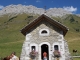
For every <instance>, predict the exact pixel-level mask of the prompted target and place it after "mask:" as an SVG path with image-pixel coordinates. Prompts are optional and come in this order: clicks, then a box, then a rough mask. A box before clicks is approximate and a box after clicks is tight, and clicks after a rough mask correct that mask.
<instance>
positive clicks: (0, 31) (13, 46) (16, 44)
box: [0, 14, 80, 57]
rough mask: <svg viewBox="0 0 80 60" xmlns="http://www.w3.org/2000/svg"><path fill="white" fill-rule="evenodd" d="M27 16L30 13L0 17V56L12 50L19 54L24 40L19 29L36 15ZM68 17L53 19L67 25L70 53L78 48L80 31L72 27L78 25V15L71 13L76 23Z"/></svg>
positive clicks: (79, 48)
mask: <svg viewBox="0 0 80 60" xmlns="http://www.w3.org/2000/svg"><path fill="white" fill-rule="evenodd" d="M29 16H30V15H27V14H21V15H17V16H16V17H8V15H4V16H3V17H0V57H3V56H7V55H10V54H11V52H13V51H15V52H17V55H18V56H20V53H21V48H22V44H23V42H24V40H25V36H23V35H22V34H21V33H20V30H21V29H22V28H23V27H24V26H26V25H27V24H28V22H29V21H31V20H33V19H34V18H36V16H33V17H30V18H28V17H29ZM68 18H69V17H68ZM68 18H65V19H60V18H54V19H56V20H59V21H61V22H62V23H63V24H64V25H66V26H67V27H69V29H70V30H69V31H68V33H67V34H66V36H65V39H66V40H67V42H68V45H69V49H70V52H71V53H72V50H73V49H77V50H78V51H79V50H80V47H79V46H80V44H79V43H80V32H77V31H75V29H74V28H76V29H77V28H79V27H80V21H79V19H80V17H77V16H74V15H73V18H74V19H75V20H77V21H78V23H75V22H73V23H70V21H69V19H68ZM73 46H74V47H73ZM79 52H80V51H79ZM72 55H73V54H72ZM79 55H80V53H79Z"/></svg>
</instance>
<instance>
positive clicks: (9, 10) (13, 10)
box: [0, 4, 72, 16]
mask: <svg viewBox="0 0 80 60" xmlns="http://www.w3.org/2000/svg"><path fill="white" fill-rule="evenodd" d="M44 12H45V9H43V8H37V7H35V6H32V5H29V6H26V5H21V4H19V5H9V6H6V7H4V8H3V9H2V10H0V15H4V14H9V15H10V14H11V15H14V14H16V15H17V14H22V13H31V14H39V15H41V14H43V13H44ZM46 14H47V15H49V16H64V15H66V14H72V13H71V12H68V11H66V10H64V9H62V8H50V9H47V10H46Z"/></svg>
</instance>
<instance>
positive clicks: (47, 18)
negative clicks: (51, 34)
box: [21, 14, 69, 36]
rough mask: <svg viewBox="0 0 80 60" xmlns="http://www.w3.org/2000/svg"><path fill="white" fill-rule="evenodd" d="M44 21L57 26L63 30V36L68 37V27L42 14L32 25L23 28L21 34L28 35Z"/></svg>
mask: <svg viewBox="0 0 80 60" xmlns="http://www.w3.org/2000/svg"><path fill="white" fill-rule="evenodd" d="M42 20H45V21H47V22H49V23H50V24H52V25H53V26H56V27H57V28H59V29H61V30H62V31H63V35H64V36H65V35H66V33H67V31H68V30H69V29H68V28H67V27H66V26H64V25H63V24H61V23H60V22H57V21H56V20H53V19H51V18H50V17H48V16H46V15H44V14H42V15H41V16H39V17H38V18H37V19H35V20H34V21H32V22H31V23H30V24H28V25H27V26H26V27H24V28H22V29H21V33H22V34H23V35H26V33H27V32H28V31H29V30H30V29H32V28H33V27H34V26H35V25H37V24H38V23H40V22H41V21H42Z"/></svg>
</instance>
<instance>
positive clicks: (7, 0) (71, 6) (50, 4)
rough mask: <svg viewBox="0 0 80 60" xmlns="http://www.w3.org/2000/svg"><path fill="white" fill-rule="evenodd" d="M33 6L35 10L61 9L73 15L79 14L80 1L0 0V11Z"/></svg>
mask: <svg viewBox="0 0 80 60" xmlns="http://www.w3.org/2000/svg"><path fill="white" fill-rule="evenodd" d="M11 4H13V5H18V4H22V5H26V6H27V5H33V6H36V7H37V8H44V7H45V6H46V9H49V8H63V9H65V10H67V11H70V12H72V13H74V14H80V0H0V10H1V9H3V8H4V7H6V6H8V5H11Z"/></svg>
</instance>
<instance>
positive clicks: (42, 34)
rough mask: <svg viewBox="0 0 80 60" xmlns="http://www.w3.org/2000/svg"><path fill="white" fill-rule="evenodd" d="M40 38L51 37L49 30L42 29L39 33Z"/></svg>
mask: <svg viewBox="0 0 80 60" xmlns="http://www.w3.org/2000/svg"><path fill="white" fill-rule="evenodd" d="M39 35H40V36H48V35H49V30H48V29H41V30H40V31H39Z"/></svg>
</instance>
